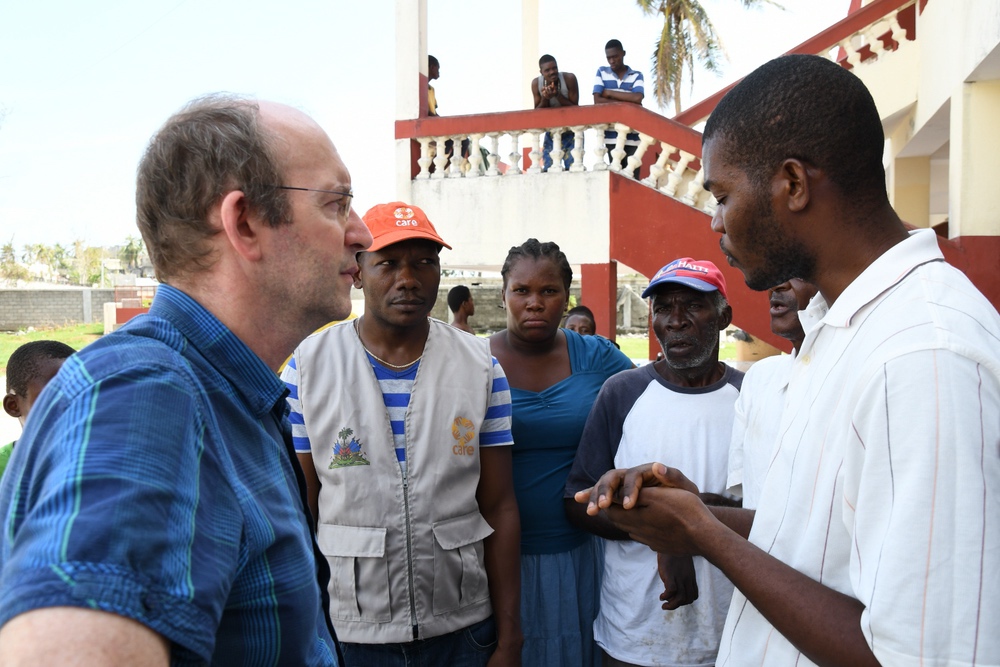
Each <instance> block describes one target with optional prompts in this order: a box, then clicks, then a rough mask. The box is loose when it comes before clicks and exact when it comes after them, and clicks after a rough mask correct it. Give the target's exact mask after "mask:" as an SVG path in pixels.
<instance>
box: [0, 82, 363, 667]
mask: <svg viewBox="0 0 1000 667" xmlns="http://www.w3.org/2000/svg"><path fill="white" fill-rule="evenodd" d="M276 184H278V185H276ZM136 190H137V193H136V204H137V206H136V208H137V218H138V225H139V229H140V230H141V232H142V236H143V239H144V240H145V242H146V247H147V248H148V250H149V254H150V259H151V260H152V262H153V265H154V266H155V268H156V273H157V276H158V278H159V279H160V281H161V286H160V288H159V290H158V292H157V295H156V298H155V299H154V300H153V305H152V308H151V309H150V313H149V315H146V316H141V317H139V318H136V319H134V320H133V321H132V322H130V323H129V324H128V325H126V326H125V327H124V328H122V329H121V330H119V331H118V332H115V333H113V334H111V335H109V336H105V337H104V338H102V339H101V340H100V341H98V342H96V343H93V344H91V345H90V346H88V347H87V348H85V349H84V350H83V351H81V352H80V353H79V354H77V355H75V356H74V357H73V358H72V359H71V360H70V361H69V362H67V363H66V364H65V365H64V366H63V369H62V370H61V372H60V373H59V374H58V375H57V376H56V377H55V378H54V379H53V380H52V382H51V383H50V384H49V386H48V387H47V388H46V389H45V390H44V391H43V392H42V393H41V395H40V396H39V398H38V401H37V402H36V404H35V406H34V410H33V413H32V415H31V419H29V420H28V422H27V424H26V429H25V432H24V436H23V437H22V439H21V441H19V444H18V447H17V449H16V450H15V452H14V456H13V458H12V460H11V463H10V468H9V469H8V472H7V475H6V476H5V477H4V480H3V484H2V485H0V516H3V517H5V519H4V521H5V523H4V525H3V536H2V538H0V626H2V628H0V664H4V665H53V664H70V663H72V664H74V665H109V664H115V665H166V664H168V663H169V664H189V663H190V664H195V663H196V664H209V663H210V664H213V665H228V664H233V665H236V664H239V665H249V664H254V665H263V664H269V665H273V664H287V665H337V664H339V661H338V654H339V651H338V647H337V644H336V640H335V638H334V633H333V628H332V626H331V625H330V623H329V619H328V618H327V615H326V608H327V604H328V603H327V600H326V599H325V595H326V582H327V580H328V579H329V572H328V570H327V567H326V561H325V559H323V558H321V557H320V558H317V549H316V547H315V543H314V539H313V535H312V528H311V526H312V524H311V522H310V521H309V520H308V516H307V513H306V512H305V489H304V482H303V478H302V472H301V469H300V468H299V465H298V462H297V460H296V457H295V456H294V454H293V451H292V448H291V429H290V426H289V423H288V419H287V417H286V413H287V405H286V402H285V386H284V384H283V383H282V382H281V380H279V379H278V376H277V375H276V373H275V371H276V370H277V368H278V366H279V364H281V362H282V361H283V360H284V359H285V358H286V357H287V356H288V355H289V354H290V353H291V352H292V350H293V349H294V348H295V346H296V345H297V344H298V343H299V342H300V341H301V340H302V339H303V338H305V337H306V336H307V335H308V334H309V333H310V332H312V331H314V330H315V329H316V328H318V327H319V326H321V325H323V324H325V323H326V322H329V321H330V320H334V319H339V318H343V317H345V316H346V315H347V314H348V313H349V312H350V298H349V294H350V289H351V285H352V283H353V282H354V279H355V276H356V275H357V271H358V268H357V263H356V261H355V255H356V254H357V253H358V252H359V251H361V250H363V249H365V248H366V247H368V245H369V244H370V243H371V234H370V233H369V232H368V229H367V228H366V227H365V226H364V224H363V223H362V222H361V219H360V218H359V217H358V216H357V214H355V213H352V212H351V205H350V202H351V199H352V194H351V188H350V175H349V173H348V171H347V168H346V167H345V166H344V163H343V162H342V161H341V159H340V156H339V155H338V154H337V150H336V148H335V147H334V145H333V143H332V142H331V141H330V138H329V137H328V136H327V135H326V133H325V132H324V131H323V130H322V129H321V128H320V127H319V126H318V125H317V124H316V123H315V122H314V121H313V120H312V119H310V118H309V117H307V116H306V115H304V114H302V113H301V112H298V111H296V110H294V109H291V108H289V107H285V106H282V105H277V104H271V103H264V102H261V103H255V102H252V101H246V100H240V99H234V98H228V97H211V98H205V99H201V100H197V101H195V102H193V103H191V104H190V105H188V106H187V107H186V108H184V109H183V110H181V111H180V112H179V113H178V114H176V115H174V116H173V117H172V118H170V119H169V120H168V121H167V123H166V125H164V127H163V128H162V129H161V130H160V131H159V132H158V133H157V135H156V136H154V137H153V139H152V141H151V143H150V145H149V147H148V149H147V151H146V154H145V156H144V157H143V158H142V161H141V163H140V165H139V171H138V180H137V187H136Z"/></svg>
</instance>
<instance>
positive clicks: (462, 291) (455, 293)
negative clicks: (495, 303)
mask: <svg viewBox="0 0 1000 667" xmlns="http://www.w3.org/2000/svg"><path fill="white" fill-rule="evenodd" d="M448 310H450V311H451V313H452V321H451V326H453V327H455V328H456V329H461V330H462V331H466V332H468V333H473V331H472V327H470V326H469V318H470V317H472V316H473V315H475V314H476V302H475V301H473V299H472V292H471V291H470V290H469V288H468V287H466V286H465V285H455V286H454V287H452V288H451V289H450V290H448Z"/></svg>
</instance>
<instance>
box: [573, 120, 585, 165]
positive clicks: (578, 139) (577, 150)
mask: <svg viewBox="0 0 1000 667" xmlns="http://www.w3.org/2000/svg"><path fill="white" fill-rule="evenodd" d="M583 129H584V128H583V126H582V125H576V126H574V127H571V128H570V130H571V131H572V132H573V150H572V151H570V153H571V154H572V155H573V164H571V165H570V166H569V170H570V171H586V170H587V168H586V167H584V166H583Z"/></svg>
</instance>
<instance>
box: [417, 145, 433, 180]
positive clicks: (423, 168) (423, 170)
mask: <svg viewBox="0 0 1000 667" xmlns="http://www.w3.org/2000/svg"><path fill="white" fill-rule="evenodd" d="M417 141H419V142H420V157H419V158H417V164H418V165H420V173H419V174H417V179H418V180H424V179H427V178H430V177H431V163H432V162H433V156H432V155H431V141H432V139H431V138H430V137H420V138H419V139H417Z"/></svg>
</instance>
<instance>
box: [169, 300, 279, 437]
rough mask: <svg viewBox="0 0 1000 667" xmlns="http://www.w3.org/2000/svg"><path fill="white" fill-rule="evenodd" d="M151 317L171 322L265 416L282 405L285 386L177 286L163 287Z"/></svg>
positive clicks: (236, 338)
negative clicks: (276, 406)
mask: <svg viewBox="0 0 1000 667" xmlns="http://www.w3.org/2000/svg"><path fill="white" fill-rule="evenodd" d="M149 314H150V315H152V316H154V317H159V318H161V319H163V320H166V321H168V322H170V324H172V325H173V326H175V327H176V328H177V330H178V331H180V333H181V334H182V335H183V336H184V337H185V338H186V339H187V341H188V343H189V344H190V345H191V346H192V347H193V348H194V349H196V350H197V351H198V352H199V353H200V354H201V355H202V356H203V357H204V358H205V360H206V361H207V362H208V364H210V365H211V366H212V367H213V368H215V369H216V370H217V371H218V372H219V373H220V374H221V375H222V376H223V377H225V378H226V379H227V380H228V381H229V382H230V384H232V386H233V388H234V390H235V391H236V393H237V394H239V395H240V396H241V397H242V398H243V400H244V401H245V402H246V404H247V406H248V407H249V408H250V410H251V411H252V412H253V413H254V414H255V415H256V416H257V417H262V416H264V415H265V414H266V413H268V412H270V411H271V410H273V409H274V407H275V405H278V404H279V401H280V402H281V404H282V406H283V407H284V403H285V401H284V400H283V399H284V397H285V393H286V392H287V388H286V387H285V383H284V382H282V381H281V379H280V378H279V377H278V376H277V374H276V373H275V372H274V371H272V370H271V369H270V368H268V366H267V364H265V363H264V362H263V360H261V358H260V357H258V356H257V355H256V354H254V353H253V351H252V350H251V349H250V348H249V347H247V344H246V343H244V342H243V341H242V340H240V339H239V338H238V337H237V336H236V334H234V333H233V332H232V331H230V330H229V329H228V328H226V326H225V325H224V324H223V323H222V322H220V321H219V319H218V318H217V317H215V315H213V314H212V313H210V312H209V311H208V310H207V309H205V307H204V306H202V305H201V304H200V303H198V302H197V301H195V300H194V299H193V298H191V297H190V296H188V295H187V294H185V293H184V292H182V291H180V290H179V289H177V288H176V287H172V286H170V285H164V284H161V285H160V286H159V287H158V288H157V290H156V297H155V298H154V299H153V305H152V306H151V307H150V309H149Z"/></svg>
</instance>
